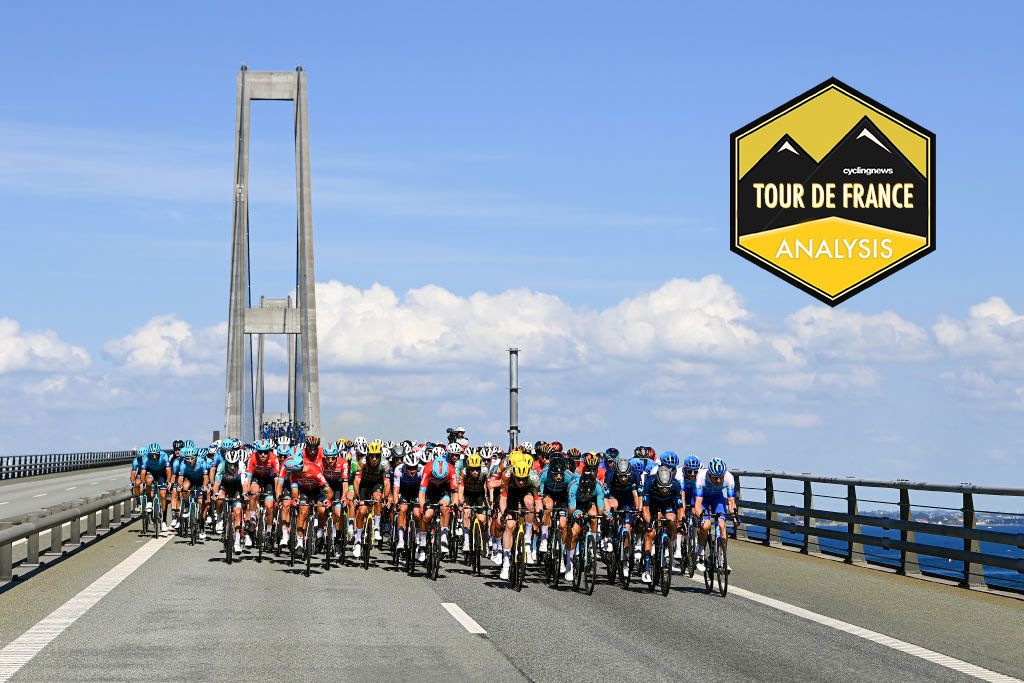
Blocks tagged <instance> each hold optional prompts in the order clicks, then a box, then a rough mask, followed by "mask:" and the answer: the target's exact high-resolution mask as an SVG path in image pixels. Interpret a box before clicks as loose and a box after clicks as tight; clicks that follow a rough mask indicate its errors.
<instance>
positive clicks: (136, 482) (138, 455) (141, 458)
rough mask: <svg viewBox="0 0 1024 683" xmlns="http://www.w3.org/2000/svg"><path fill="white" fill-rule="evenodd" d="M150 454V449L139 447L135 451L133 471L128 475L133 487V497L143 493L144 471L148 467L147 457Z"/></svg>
mask: <svg viewBox="0 0 1024 683" xmlns="http://www.w3.org/2000/svg"><path fill="white" fill-rule="evenodd" d="M148 454H149V449H148V448H146V447H145V446H139V447H138V448H137V449H136V451H135V457H134V458H133V459H132V469H131V472H130V473H129V474H128V481H129V482H130V483H131V485H132V495H133V496H137V495H139V494H140V493H141V492H142V470H143V468H144V467H145V465H146V456H147V455H148Z"/></svg>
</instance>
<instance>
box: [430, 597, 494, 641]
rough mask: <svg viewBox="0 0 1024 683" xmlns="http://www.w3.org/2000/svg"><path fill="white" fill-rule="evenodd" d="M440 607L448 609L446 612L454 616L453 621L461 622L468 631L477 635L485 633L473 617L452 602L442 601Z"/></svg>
mask: <svg viewBox="0 0 1024 683" xmlns="http://www.w3.org/2000/svg"><path fill="white" fill-rule="evenodd" d="M441 607H444V608H445V609H446V610H448V614H450V615H452V616H453V617H455V621H457V622H459V623H460V624H462V627H463V628H464V629H466V630H467V631H469V632H470V633H475V634H477V635H487V631H485V630H484V629H483V627H481V626H480V624H478V623H476V622H475V621H474V620H473V617H471V616H469V615H468V614H466V612H465V610H463V609H462V608H461V607H459V606H458V605H456V604H455V603H454V602H442V603H441Z"/></svg>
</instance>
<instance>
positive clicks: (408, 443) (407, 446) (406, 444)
mask: <svg viewBox="0 0 1024 683" xmlns="http://www.w3.org/2000/svg"><path fill="white" fill-rule="evenodd" d="M402 445H403V446H404V447H405V450H407V451H408V450H411V449H412V441H410V440H409V439H404V440H403V441H402Z"/></svg>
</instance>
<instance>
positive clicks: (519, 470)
mask: <svg viewBox="0 0 1024 683" xmlns="http://www.w3.org/2000/svg"><path fill="white" fill-rule="evenodd" d="M527 457H529V456H525V457H523V458H519V459H518V460H517V461H516V462H515V463H513V464H512V476H514V477H515V478H516V479H526V478H527V477H528V476H530V465H531V464H532V463H530V462H529V461H528V460H526V458H527Z"/></svg>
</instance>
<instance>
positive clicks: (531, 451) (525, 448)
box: [519, 441, 537, 455]
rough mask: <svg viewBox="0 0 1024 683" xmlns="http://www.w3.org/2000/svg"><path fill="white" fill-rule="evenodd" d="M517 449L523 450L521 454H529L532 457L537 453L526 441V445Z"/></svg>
mask: <svg viewBox="0 0 1024 683" xmlns="http://www.w3.org/2000/svg"><path fill="white" fill-rule="evenodd" d="M519 447H520V448H521V449H523V453H529V454H530V455H533V454H534V453H536V452H537V451H536V449H535V448H534V447H533V444H532V443H530V442H529V441H527V442H526V443H524V444H522V445H521V446H519Z"/></svg>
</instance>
